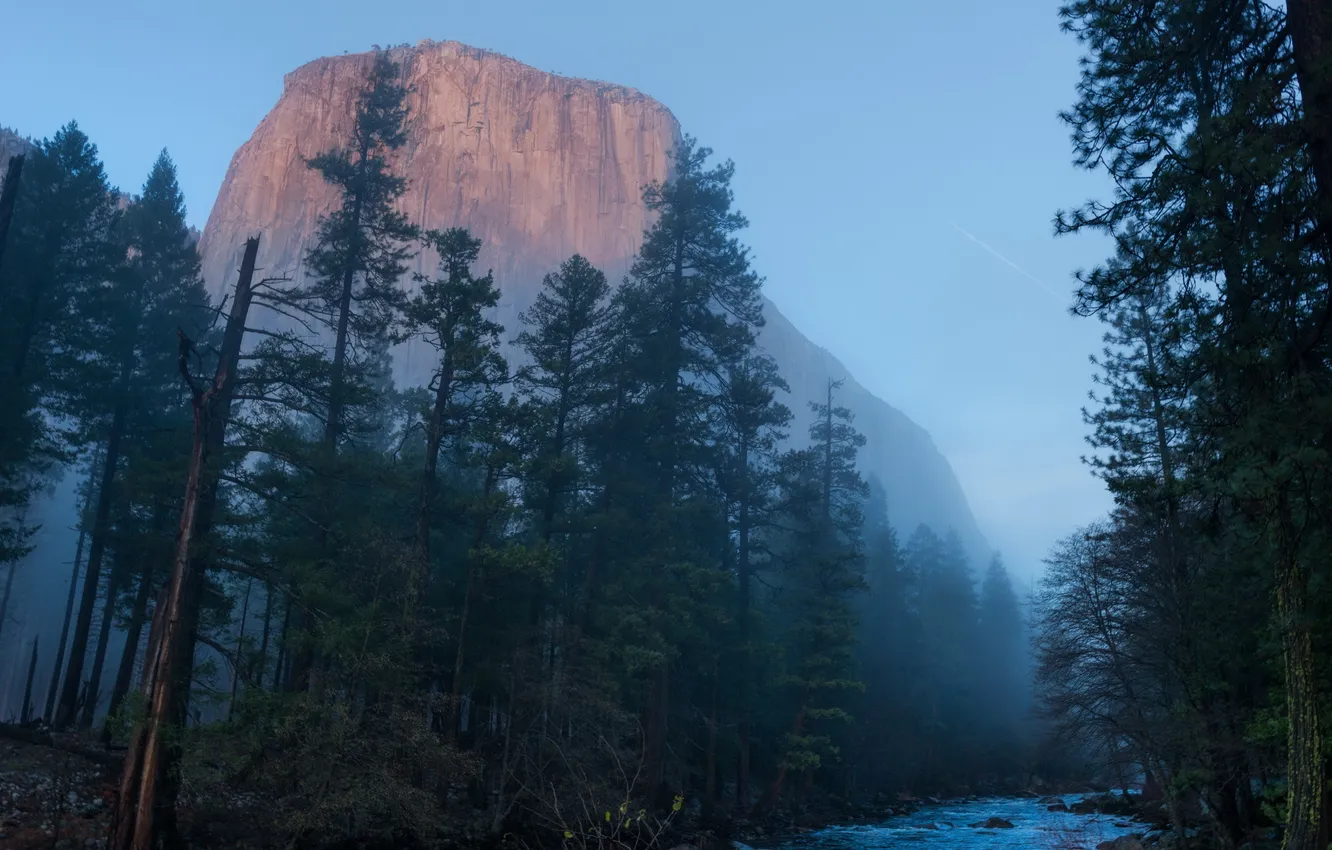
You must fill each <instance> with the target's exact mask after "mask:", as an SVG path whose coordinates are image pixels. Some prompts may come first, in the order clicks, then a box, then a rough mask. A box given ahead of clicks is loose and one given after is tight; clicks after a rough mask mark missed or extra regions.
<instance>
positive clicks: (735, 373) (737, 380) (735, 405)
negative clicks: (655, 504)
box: [718, 355, 791, 808]
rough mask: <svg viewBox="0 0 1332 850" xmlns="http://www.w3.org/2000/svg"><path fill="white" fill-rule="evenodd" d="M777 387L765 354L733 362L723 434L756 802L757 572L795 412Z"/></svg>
mask: <svg viewBox="0 0 1332 850" xmlns="http://www.w3.org/2000/svg"><path fill="white" fill-rule="evenodd" d="M777 390H785V391H789V387H788V386H787V384H786V381H785V380H783V379H782V377H781V375H780V374H778V372H777V365H776V363H774V362H773V360H772V359H771V358H769V357H767V356H765V355H755V356H751V357H747V358H745V359H743V360H741V361H739V362H738V363H734V364H729V365H728V368H727V372H726V381H725V384H724V391H723V393H722V395H721V398H720V399H719V405H720V407H721V413H722V426H723V431H722V433H721V435H720V446H719V448H720V452H719V455H720V461H721V467H720V469H719V471H718V477H719V478H720V482H721V485H720V486H721V491H722V494H723V496H724V498H725V500H726V505H727V515H728V518H729V523H730V526H731V529H732V533H733V534H734V536H735V563H736V566H735V570H736V602H735V614H734V618H735V622H736V625H737V626H738V633H737V641H738V644H739V646H738V647H737V649H736V652H735V659H734V662H733V663H734V665H735V666H734V672H735V678H734V680H732V681H733V685H734V687H735V688H736V689H737V690H738V691H739V695H738V700H739V706H738V710H737V715H738V718H737V722H736V727H737V728H736V735H737V739H738V740H737V742H736V747H737V760H736V801H737V805H738V806H740V807H741V808H747V807H748V806H749V776H750V750H751V741H750V726H751V723H752V717H751V714H752V702H753V698H754V689H755V686H756V684H757V683H756V682H755V681H754V679H755V677H754V669H753V668H754V664H753V654H754V647H753V645H752V644H753V642H754V641H755V639H756V636H755V634H754V631H755V630H754V622H753V621H754V614H755V612H754V605H753V591H754V580H755V573H756V572H757V571H758V570H759V569H760V568H762V567H763V566H764V562H765V560H766V558H765V557H764V556H765V554H766V553H765V552H764V551H763V549H764V547H763V536H764V532H765V531H766V530H768V528H769V526H770V524H771V520H772V517H773V512H774V507H775V504H774V502H775V500H774V499H773V498H772V495H773V488H774V486H775V485H776V482H777V474H778V466H779V459H778V446H779V444H780V443H781V441H782V440H783V439H784V438H785V436H786V430H785V429H786V426H787V424H788V423H789V422H790V420H791V411H790V410H789V409H788V408H787V407H786V406H785V405H783V404H781V403H780V402H778V401H776V392H777Z"/></svg>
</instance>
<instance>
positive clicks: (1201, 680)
mask: <svg viewBox="0 0 1332 850" xmlns="http://www.w3.org/2000/svg"><path fill="white" fill-rule="evenodd" d="M1062 17H1063V22H1064V25H1065V27H1066V29H1068V30H1069V31H1071V32H1072V33H1074V34H1076V36H1077V38H1078V39H1079V41H1080V42H1082V43H1083V44H1084V45H1085V46H1086V48H1087V50H1088V52H1089V57H1088V62H1087V63H1086V64H1085V66H1084V69H1083V73H1082V80H1081V83H1080V85H1079V91H1078V100H1077V102H1076V104H1075V105H1074V107H1073V108H1072V109H1071V110H1069V112H1068V113H1067V114H1066V115H1065V120H1066V121H1067V123H1068V124H1069V126H1070V127H1071V128H1072V130H1073V143H1074V147H1075V151H1076V156H1077V162H1078V163H1079V165H1081V166H1084V167H1086V168H1088V169H1094V170H1097V171H1100V172H1104V173H1106V174H1108V175H1109V176H1110V177H1112V178H1113V180H1114V183H1115V186H1116V190H1115V193H1114V195H1113V196H1112V197H1111V199H1109V200H1107V201H1095V202H1090V203H1088V204H1087V205H1085V206H1084V207H1081V208H1079V209H1077V210H1075V211H1073V212H1070V213H1066V214H1061V215H1060V216H1059V218H1058V219H1057V223H1056V226H1057V230H1058V232H1060V233H1075V232H1078V231H1084V230H1090V231H1099V232H1101V233H1105V234H1109V235H1110V236H1111V237H1112V238H1113V240H1114V253H1113V254H1112V256H1110V257H1109V258H1108V259H1106V260H1105V261H1104V262H1103V263H1101V264H1100V265H1099V266H1097V267H1096V268H1094V269H1093V270H1091V271H1090V272H1087V273H1085V274H1083V275H1081V276H1080V283H1081V288H1080V291H1079V293H1078V299H1077V306H1076V310H1077V312H1079V313H1083V314H1087V315H1091V314H1095V315H1098V316H1100V317H1101V318H1102V319H1103V320H1104V321H1105V322H1106V323H1107V325H1108V333H1107V336H1106V347H1105V351H1104V354H1103V355H1102V356H1101V357H1099V358H1097V361H1096V363H1097V366H1098V367H1099V381H1098V383H1099V387H1098V389H1097V390H1096V391H1095V392H1094V393H1093V401H1094V405H1093V407H1092V409H1091V410H1089V412H1088V414H1087V419H1088V423H1089V425H1090V427H1091V434H1090V438H1089V440H1090V443H1091V446H1092V448H1093V452H1092V454H1091V457H1090V458H1089V459H1088V460H1089V463H1090V464H1091V465H1092V467H1093V469H1094V471H1095V473H1096V474H1097V475H1099V476H1101V477H1102V478H1103V479H1104V480H1105V482H1106V483H1107V485H1108V486H1109V489H1110V492H1111V493H1112V494H1113V496H1114V499H1115V508H1114V510H1113V512H1112V513H1111V514H1110V515H1109V516H1108V517H1106V518H1105V519H1104V520H1103V521H1101V522H1098V523H1095V524H1093V525H1092V526H1090V527H1088V528H1085V529H1082V530H1080V531H1078V532H1077V533H1076V534H1073V535H1072V536H1070V537H1069V538H1068V539H1066V540H1065V541H1063V542H1062V543H1061V544H1060V545H1058V546H1057V547H1056V548H1055V550H1054V552H1053V553H1052V555H1051V557H1050V559H1049V562H1048V563H1049V570H1048V572H1047V574H1046V576H1045V578H1044V580H1043V582H1042V585H1041V589H1040V593H1039V611H1038V622H1037V649H1038V654H1039V659H1038V660H1039V685H1040V695H1041V703H1042V706H1043V708H1044V709H1045V711H1046V712H1047V713H1048V716H1049V717H1050V718H1051V719H1052V721H1053V722H1054V723H1055V724H1056V729H1057V731H1058V733H1059V734H1060V735H1061V736H1063V737H1062V740H1065V741H1068V742H1070V743H1071V742H1074V741H1076V742H1078V743H1080V744H1081V751H1082V752H1083V753H1087V754H1091V755H1092V756H1094V758H1095V761H1096V763H1097V764H1098V765H1100V766H1101V768H1102V769H1103V770H1104V772H1105V776H1106V777H1107V779H1108V780H1110V781H1114V782H1125V783H1127V782H1132V781H1134V780H1135V779H1136V778H1137V777H1138V776H1141V777H1142V779H1143V781H1144V782H1145V785H1146V787H1147V788H1148V789H1150V790H1152V791H1153V792H1155V793H1160V794H1162V795H1164V797H1165V799H1166V801H1167V803H1168V806H1169V810H1170V813H1171V815H1172V816H1173V819H1174V822H1175V825H1176V827H1177V828H1178V829H1179V830H1180V832H1181V838H1182V837H1183V834H1182V833H1183V832H1184V826H1185V824H1186V822H1187V821H1188V820H1190V819H1192V818H1197V817H1204V814H1203V812H1205V818H1206V819H1207V820H1209V821H1211V822H1212V823H1213V825H1214V828H1215V833H1214V839H1213V841H1214V843H1213V844H1210V845H1209V846H1238V845H1242V844H1244V843H1245V842H1247V841H1248V840H1249V837H1250V835H1251V834H1252V833H1253V829H1254V827H1255V826H1265V825H1270V824H1276V825H1279V826H1281V827H1283V830H1284V831H1283V836H1284V839H1283V840H1284V846H1285V847H1286V848H1289V850H1314V848H1325V847H1327V846H1328V842H1329V838H1328V830H1329V822H1328V818H1329V812H1328V791H1327V787H1328V786H1327V779H1328V772H1329V766H1330V765H1329V760H1328V749H1327V742H1326V734H1325V731H1324V730H1325V728H1326V727H1325V724H1326V721H1327V718H1328V711H1329V707H1330V706H1332V701H1329V698H1328V697H1329V682H1332V667H1329V664H1328V658H1329V657H1332V656H1329V653H1328V649H1329V640H1330V639H1332V628H1330V627H1332V619H1329V614H1332V610H1329V607H1328V606H1329V602H1332V595H1329V585H1328V572H1327V569H1326V564H1327V559H1328V552H1329V545H1330V544H1332V538H1329V533H1328V532H1329V528H1330V527H1329V519H1330V518H1332V514H1330V513H1329V510H1330V509H1332V478H1330V477H1329V470H1330V469H1332V466H1330V465H1329V454H1328V450H1329V437H1330V436H1332V433H1330V432H1329V427H1332V359H1330V357H1332V337H1329V333H1328V321H1329V318H1332V290H1330V289H1329V282H1330V281H1332V100H1329V98H1330V97H1332V42H1329V41H1327V34H1328V32H1329V25H1330V23H1332V12H1329V8H1328V6H1327V4H1326V3H1315V2H1306V0H1291V2H1289V3H1288V4H1286V8H1284V9H1282V8H1279V7H1278V6H1277V4H1270V3H1262V2H1253V3H1250V2H1230V0H1221V2H1201V3H1188V4H1168V3H1148V2H1140V0H1086V1H1085V2H1076V3H1070V4H1069V5H1068V6H1066V7H1065V9H1064V10H1063V12H1062Z"/></svg>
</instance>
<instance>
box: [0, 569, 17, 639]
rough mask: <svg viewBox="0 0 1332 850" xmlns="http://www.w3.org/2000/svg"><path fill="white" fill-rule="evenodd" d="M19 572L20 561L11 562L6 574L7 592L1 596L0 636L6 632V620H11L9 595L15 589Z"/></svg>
mask: <svg viewBox="0 0 1332 850" xmlns="http://www.w3.org/2000/svg"><path fill="white" fill-rule="evenodd" d="M17 572H18V561H10V562H9V570H8V571H6V573H5V591H4V593H3V594H0V635H2V634H4V632H5V620H7V619H8V618H9V594H10V592H11V591H12V590H13V589H14V574H15V573H17Z"/></svg>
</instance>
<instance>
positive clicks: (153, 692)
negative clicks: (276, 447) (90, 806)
mask: <svg viewBox="0 0 1332 850" xmlns="http://www.w3.org/2000/svg"><path fill="white" fill-rule="evenodd" d="M258 250H259V240H258V238H254V239H250V240H248V241H247V242H246V243H245V257H244V259H243V261H242V263H241V273H240V280H239V281H238V282H237V284H236V295H235V299H234V301H233V304H232V311H231V315H230V316H229V317H228V319H227V326H226V331H225V333H224V334H223V340H222V351H221V356H220V357H219V362H218V368H217V373H216V374H215V375H214V377H213V381H212V385H211V386H210V387H209V388H208V389H207V390H204V389H203V388H201V387H199V386H197V384H196V382H195V380H194V379H193V377H192V376H191V375H190V374H189V372H188V364H189V353H190V346H189V343H188V341H187V340H185V338H184V334H181V340H182V344H181V353H180V368H181V373H182V377H183V378H184V379H185V381H186V383H188V384H189V386H190V389H191V392H192V395H193V407H194V445H193V448H192V450H191V452H190V466H189V475H188V477H187V479H186V483H185V498H184V501H183V505H182V509H181V516H180V525H179V528H178V530H177V534H176V549H175V554H174V557H173V559H172V563H171V576H170V579H169V581H168V584H167V588H166V590H165V593H164V596H163V599H162V604H161V605H159V606H158V607H157V610H155V611H154V612H153V631H154V633H155V634H156V636H157V637H156V640H155V641H154V642H153V646H152V653H151V655H150V656H149V657H148V658H146V659H145V661H144V674H143V694H144V713H143V714H142V715H141V716H140V717H139V719H138V722H137V723H136V724H135V726H134V731H133V733H132V734H131V736H130V742H129V747H128V749H127V751H126V753H125V767H124V770H123V771H122V773H121V779H120V793H119V796H118V798H117V801H116V810H115V816H114V820H113V828H112V838H111V841H110V843H109V845H108V848H109V850H153V848H154V847H156V846H157V845H158V843H159V842H168V841H170V840H171V839H173V838H174V835H173V834H172V832H174V826H175V806H176V796H175V795H176V789H177V781H176V779H175V776H174V774H175V771H176V764H177V760H178V758H179V753H178V751H177V747H176V746H168V743H167V742H168V740H169V739H171V738H172V737H174V736H173V734H172V727H173V726H175V725H176V724H177V723H178V722H179V721H180V719H181V718H182V717H183V706H184V703H183V699H182V698H181V695H180V694H179V693H178V692H179V691H181V690H185V689H188V687H189V681H188V680H184V681H182V680H180V679H179V678H178V677H180V676H181V675H182V671H183V670H185V669H188V664H185V663H182V661H181V659H180V658H179V656H180V655H182V654H183V652H182V650H183V649H184V648H186V646H187V645H188V644H189V635H190V629H192V628H193V626H194V623H195V622H197V616H198V614H197V611H189V610H186V609H187V608H189V607H190V606H194V607H197V605H198V596H197V593H195V594H194V595H193V596H191V588H192V587H193V588H197V587H198V586H200V585H201V583H202V578H201V577H196V576H191V575H190V572H191V571H192V570H196V569H202V567H203V563H202V561H201V560H200V559H198V558H194V557H191V552H190V549H191V543H192V542H193V538H194V531H195V521H196V514H197V511H198V509H199V507H200V502H201V496H203V495H204V493H203V490H204V489H205V488H204V476H205V468H206V466H207V464H208V460H209V454H210V449H211V448H212V447H214V446H219V447H220V446H221V445H222V444H223V441H224V439H225V436H226V425H227V419H228V416H229V413H230V402H231V390H232V387H233V384H234V381H235V373H236V366H237V363H238V361H239V358H240V349H241V343H242V342H243V339H244V335H245V320H246V317H247V315H248V313H249V308H250V301H251V297H252V294H253V293H252V289H251V282H252V279H253V277H254V263H255V256H256V255H257V253H258ZM212 477H213V484H214V486H216V476H215V474H214V475H213V476H212Z"/></svg>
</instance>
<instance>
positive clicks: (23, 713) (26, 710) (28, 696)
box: [19, 636, 40, 726]
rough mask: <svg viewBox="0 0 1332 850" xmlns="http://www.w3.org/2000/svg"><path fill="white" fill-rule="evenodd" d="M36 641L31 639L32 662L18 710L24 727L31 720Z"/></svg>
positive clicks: (35, 667) (35, 670) (35, 672)
mask: <svg viewBox="0 0 1332 850" xmlns="http://www.w3.org/2000/svg"><path fill="white" fill-rule="evenodd" d="M38 637H40V636H38ZM37 640H38V638H37V637H34V638H33V639H32V660H31V661H29V662H28V680H27V682H26V683H24V685H23V705H22V707H21V708H20V714H19V722H20V723H22V724H23V725H24V726H26V725H28V721H29V720H30V719H32V677H33V676H35V675H36V674H37Z"/></svg>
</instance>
